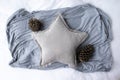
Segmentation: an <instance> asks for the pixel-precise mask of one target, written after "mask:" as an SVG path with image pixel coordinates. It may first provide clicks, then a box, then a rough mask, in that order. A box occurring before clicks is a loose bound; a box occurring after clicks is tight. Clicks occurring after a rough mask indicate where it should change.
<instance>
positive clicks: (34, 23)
mask: <svg viewBox="0 0 120 80" xmlns="http://www.w3.org/2000/svg"><path fill="white" fill-rule="evenodd" d="M28 24H29V27H30V29H31V30H32V31H34V32H35V31H40V30H43V24H42V23H41V22H40V21H39V20H38V19H35V18H31V19H30V20H29V23H28Z"/></svg>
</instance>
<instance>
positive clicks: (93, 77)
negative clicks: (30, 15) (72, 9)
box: [0, 0, 120, 80]
mask: <svg viewBox="0 0 120 80" xmlns="http://www.w3.org/2000/svg"><path fill="white" fill-rule="evenodd" d="M86 2H89V3H91V4H93V5H95V6H97V7H99V8H101V9H102V10H104V11H105V12H106V13H107V14H108V15H109V16H110V17H111V19H112V30H113V36H114V40H113V41H112V44H111V48H112V53H113V59H114V64H113V68H112V70H111V71H110V72H94V73H82V72H78V71H76V70H73V69H70V68H68V69H66V68H65V69H64V68H59V69H55V70H47V71H44V70H33V69H31V70H30V69H23V68H22V69H21V68H12V67H10V66H9V65H8V63H9V61H10V60H11V59H12V57H11V54H10V52H9V49H8V44H7V38H6V32H5V31H6V22H7V19H8V17H9V16H10V15H12V13H13V12H15V11H16V10H18V9H19V8H26V9H27V10H28V11H33V10H43V9H46V10H48V9H55V8H61V7H68V6H75V5H79V4H84V3H86ZM119 14H120V0H83V1H82V0H0V80H120V68H119V67H120V15H119Z"/></svg>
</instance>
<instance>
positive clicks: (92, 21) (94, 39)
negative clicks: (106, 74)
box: [6, 4, 113, 72]
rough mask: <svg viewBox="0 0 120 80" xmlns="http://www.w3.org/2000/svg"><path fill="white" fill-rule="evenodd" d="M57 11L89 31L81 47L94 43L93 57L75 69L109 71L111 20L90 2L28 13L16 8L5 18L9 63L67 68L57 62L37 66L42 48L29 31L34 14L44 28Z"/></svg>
mask: <svg viewBox="0 0 120 80" xmlns="http://www.w3.org/2000/svg"><path fill="white" fill-rule="evenodd" d="M58 13H61V14H62V16H63V17H64V19H65V21H66V22H67V24H68V25H69V26H70V28H72V29H76V30H78V31H84V32H87V33H88V34H89V37H88V38H87V39H86V41H85V42H84V43H83V44H82V45H81V46H84V45H87V44H93V45H94V47H95V52H94V56H93V58H92V59H91V60H90V61H89V62H83V63H80V64H78V66H77V70H78V71H81V72H95V71H109V70H110V69H111V67H112V62H113V59H112V54H111V49H110V42H111V41H112V32H111V21H110V18H109V17H108V16H107V15H106V14H105V13H104V12H103V11H101V10H100V9H98V8H96V7H94V6H92V5H90V4H85V5H78V6H75V7H67V8H61V9H54V10H42V11H33V12H31V13H30V12H28V11H26V10H25V9H20V10H18V11H16V12H15V13H14V14H13V15H12V16H11V17H10V18H9V19H8V23H7V30H6V33H7V38H8V43H9V49H10V51H11V55H12V57H13V59H12V61H11V62H10V65H11V66H13V67H21V68H29V69H31V68H32V69H40V70H41V69H42V70H50V69H56V68H60V67H67V65H65V64H62V63H59V62H55V63H53V64H52V65H49V66H48V67H42V66H40V60H41V59H40V55H41V49H40V48H39V46H38V44H37V43H36V41H35V40H34V39H33V37H32V36H31V30H30V29H29V26H28V21H29V19H30V18H32V17H34V18H37V19H39V20H41V21H42V22H43V23H44V27H45V28H47V27H48V26H49V25H50V24H51V23H52V21H53V20H54V19H55V17H56V15H58ZM48 45H49V44H48Z"/></svg>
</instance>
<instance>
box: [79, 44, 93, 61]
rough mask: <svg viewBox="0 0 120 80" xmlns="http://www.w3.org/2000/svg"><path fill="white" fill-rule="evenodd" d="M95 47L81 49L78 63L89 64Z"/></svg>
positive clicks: (87, 46) (88, 46)
mask: <svg viewBox="0 0 120 80" xmlns="http://www.w3.org/2000/svg"><path fill="white" fill-rule="evenodd" d="M93 53H94V47H93V45H91V44H89V45H86V46H85V47H83V48H81V49H80V50H79V53H78V56H77V57H78V58H77V59H78V62H87V61H89V59H90V58H91V57H92V56H93Z"/></svg>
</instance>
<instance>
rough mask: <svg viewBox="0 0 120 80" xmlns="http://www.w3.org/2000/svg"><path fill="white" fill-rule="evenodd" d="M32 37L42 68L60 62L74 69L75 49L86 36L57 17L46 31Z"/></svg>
mask: <svg viewBox="0 0 120 80" xmlns="http://www.w3.org/2000/svg"><path fill="white" fill-rule="evenodd" d="M33 36H34V38H35V39H36V41H37V43H38V44H39V46H40V48H41V50H42V55H41V59H42V61H41V63H40V64H41V65H42V66H44V65H48V64H49V63H53V62H60V63H63V64H67V65H68V66H69V67H75V66H76V59H75V56H76V55H75V53H76V48H77V47H78V46H79V45H80V44H81V43H82V42H83V41H84V40H85V39H86V38H87V36H88V34H87V33H85V32H80V31H76V30H72V29H70V28H69V27H68V25H67V24H66V22H65V21H64V19H63V17H62V16H61V15H58V16H57V18H56V19H55V20H54V21H53V22H52V24H51V25H50V26H49V27H48V28H47V29H46V30H43V31H39V32H33Z"/></svg>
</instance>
